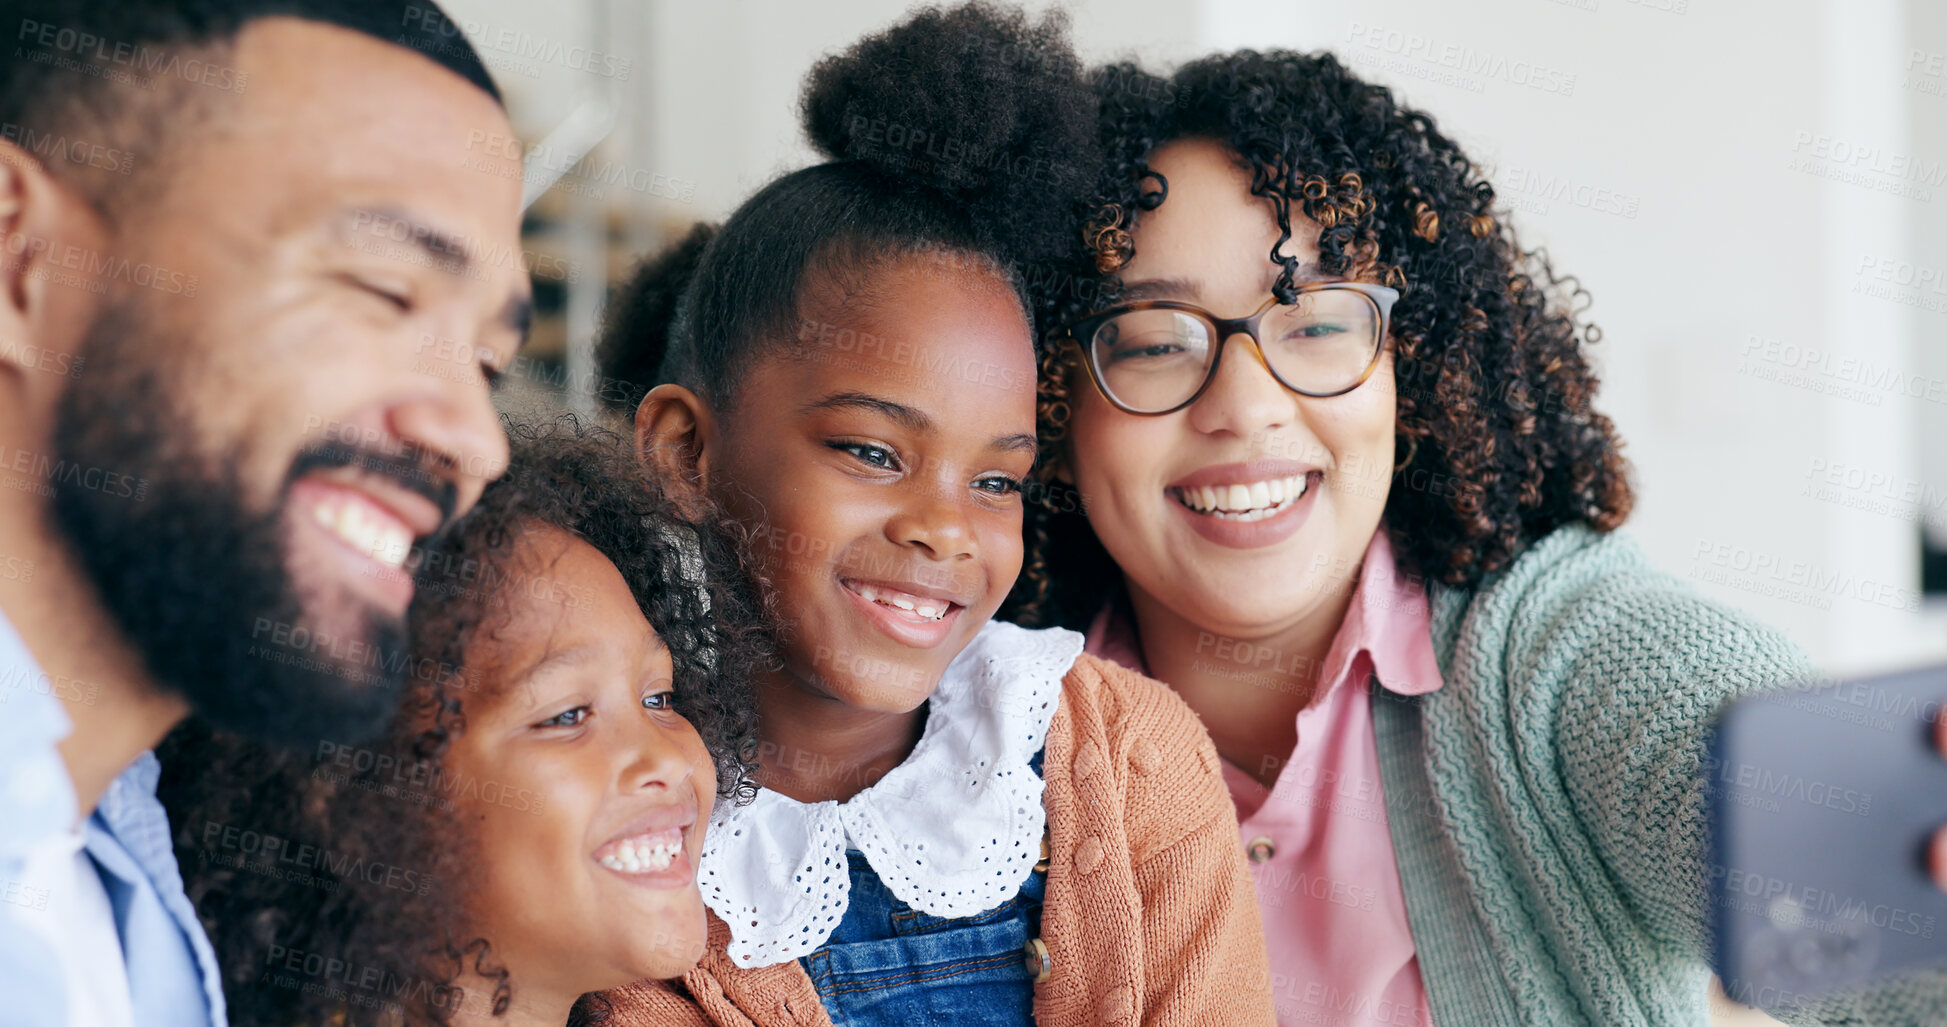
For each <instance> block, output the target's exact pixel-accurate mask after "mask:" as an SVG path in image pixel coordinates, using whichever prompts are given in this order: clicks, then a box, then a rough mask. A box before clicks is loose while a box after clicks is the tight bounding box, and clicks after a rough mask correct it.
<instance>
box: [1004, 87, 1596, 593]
mask: <svg viewBox="0 0 1947 1027" xmlns="http://www.w3.org/2000/svg"><path fill="white" fill-rule="evenodd" d="M1094 81H1095V86H1096V95H1097V97H1098V98H1099V100H1100V102H1101V108H1100V110H1101V119H1100V122H1099V124H1100V129H1101V144H1102V148H1103V158H1104V159H1103V160H1102V162H1101V163H1100V164H1099V165H1098V167H1099V169H1100V175H1101V177H1100V181H1099V184H1098V195H1097V196H1096V198H1095V199H1094V200H1092V201H1090V202H1088V203H1087V204H1085V205H1084V206H1083V207H1081V208H1079V209H1078V211H1077V212H1076V216H1075V224H1077V225H1078V226H1079V229H1078V230H1077V231H1076V233H1075V245H1074V248H1073V249H1072V250H1071V252H1070V254H1069V256H1068V257H1067V258H1066V260H1065V262H1062V263H1058V264H1056V265H1054V266H1052V267H1051V268H1046V269H1042V270H1041V271H1040V272H1039V273H1037V274H1035V275H1032V276H1031V280H1032V281H1033V282H1034V283H1035V284H1036V289H1035V293H1036V296H1035V300H1036V314H1037V318H1038V320H1039V321H1040V323H1041V324H1042V325H1044V326H1049V325H1061V324H1065V323H1067V322H1069V321H1072V320H1074V319H1075V318H1077V317H1080V316H1083V315H1085V314H1087V313H1091V312H1093V311H1094V310H1097V309H1101V308H1102V307H1105V306H1108V305H1111V304H1112V303H1113V302H1114V301H1115V297H1116V294H1117V292H1118V291H1119V289H1120V281H1119V279H1118V278H1117V276H1116V273H1117V272H1118V271H1119V270H1120V269H1121V268H1123V267H1124V266H1126V265H1127V263H1128V262H1129V260H1130V259H1131V257H1132V256H1133V255H1134V253H1135V243H1134V239H1133V237H1132V235H1131V230H1132V229H1133V228H1134V226H1135V225H1136V224H1138V223H1139V221H1140V219H1141V217H1142V212H1143V211H1145V210H1151V209H1154V208H1155V207H1156V206H1158V205H1159V204H1160V203H1163V202H1167V199H1166V196H1167V190H1168V184H1167V182H1165V181H1163V180H1162V178H1161V176H1159V175H1157V174H1155V173H1154V172H1153V171H1152V170H1151V169H1150V167H1149V166H1148V164H1147V160H1148V157H1149V155H1150V154H1151V153H1153V152H1155V150H1156V149H1157V148H1158V147H1160V146H1162V145H1163V144H1165V143H1168V142H1171V141H1173V140H1178V139H1189V138H1207V139H1213V140H1216V141H1218V142H1221V143H1223V144H1224V145H1226V146H1227V147H1229V149H1230V150H1231V151H1232V152H1233V153H1234V154H1236V155H1237V157H1238V158H1239V159H1240V160H1241V162H1242V164H1243V166H1244V167H1246V168H1247V169H1248V170H1249V171H1250V175H1251V192H1252V193H1253V194H1254V195H1257V196H1262V197H1265V198H1266V199H1268V200H1270V201H1271V203H1272V205H1273V208H1274V209H1275V212H1276V216H1277V221H1278V227H1279V229H1280V231H1281V239H1280V247H1279V249H1278V250H1277V251H1275V252H1274V253H1273V254H1270V255H1268V258H1269V259H1271V260H1272V262H1273V263H1276V264H1281V265H1283V271H1282V273H1281V274H1280V276H1279V279H1278V284H1277V285H1276V286H1274V293H1276V294H1279V295H1281V296H1282V295H1283V294H1284V290H1286V289H1289V288H1290V286H1291V276H1292V274H1293V272H1294V271H1295V264H1296V258H1294V257H1291V256H1289V255H1288V254H1285V253H1284V252H1283V250H1284V247H1283V245H1282V244H1283V242H1284V241H1285V240H1288V239H1289V238H1290V237H1291V235H1292V221H1293V220H1294V219H1295V218H1297V217H1299V216H1301V215H1302V216H1303V217H1305V218H1309V219H1310V220H1312V221H1313V222H1316V223H1317V224H1318V226H1319V229H1320V234H1319V240H1318V248H1319V254H1320V260H1321V263H1322V268H1321V270H1323V271H1324V272H1325V273H1327V274H1332V275H1343V276H1346V277H1349V278H1356V279H1360V280H1367V281H1374V282H1379V283H1382V284H1385V285H1390V286H1392V287H1394V288H1397V289H1398V290H1399V291H1400V299H1399V302H1398V304H1397V305H1396V306H1394V308H1393V315H1392V326H1391V338H1392V344H1393V347H1394V371H1393V374H1394V378H1395V380H1396V382H1397V388H1398V420H1397V425H1396V429H1397V450H1396V453H1395V459H1394V466H1395V471H1394V475H1393V480H1392V489H1391V494H1390V495H1389V497H1388V499H1387V502H1386V523H1387V525H1388V526H1389V528H1390V531H1391V534H1392V540H1393V543H1394V552H1395V553H1396V554H1398V559H1399V561H1400V563H1401V565H1402V567H1403V568H1404V569H1405V570H1407V571H1408V572H1410V573H1412V574H1415V575H1418V576H1420V577H1422V578H1424V579H1425V580H1427V581H1439V582H1444V583H1446V584H1448V585H1454V586H1469V585H1473V584H1476V583H1478V582H1479V581H1480V580H1481V578H1482V577H1483V576H1485V575H1487V574H1490V573H1492V572H1494V571H1497V570H1499V569H1501V568H1504V567H1506V566H1507V565H1508V564H1509V563H1510V562H1512V561H1513V560H1514V558H1515V557H1516V556H1517V555H1519V554H1520V553H1521V552H1522V550H1523V549H1525V548H1526V547H1527V546H1528V545H1529V544H1530V543H1532V542H1533V541H1534V540H1536V539H1538V538H1540V537H1541V536H1543V535H1545V534H1547V533H1548V532H1550V531H1552V530H1554V529H1555V528H1557V527H1560V526H1563V525H1566V524H1571V523H1578V522H1579V523H1585V524H1588V525H1590V526H1592V527H1594V528H1596V529H1597V530H1600V531H1608V530H1611V529H1613V528H1615V527H1617V526H1618V525H1620V524H1621V523H1622V522H1623V520H1624V519H1625V518H1626V517H1627V516H1628V515H1629V511H1630V506H1631V503H1632V495H1631V492H1630V485H1629V481H1628V476H1627V467H1626V464H1625V462H1624V460H1623V457H1622V454H1621V446H1622V442H1621V440H1620V439H1619V438H1618V437H1617V435H1616V431H1615V428H1614V426H1613V425H1612V424H1611V423H1610V421H1609V419H1608V418H1607V417H1604V416H1603V415H1602V414H1600V413H1597V412H1596V411H1595V409H1594V408H1593V406H1592V405H1591V400H1592V397H1593V396H1594V394H1595V391H1596V378H1595V375H1594V373H1593V372H1592V371H1591V369H1590V367H1589V364H1588V361H1587V359H1586V358H1585V355H1584V351H1583V347H1584V346H1585V345H1586V344H1588V343H1593V342H1596V341H1598V340H1599V339H1600V338H1601V334H1600V332H1599V331H1598V330H1597V329H1596V328H1595V327H1594V326H1593V325H1584V324H1582V323H1580V322H1579V321H1578V314H1579V313H1580V311H1581V310H1582V309H1584V308H1586V305H1587V304H1586V301H1587V298H1588V297H1587V294H1586V293H1585V292H1583V291H1582V290H1581V288H1580V286H1579V284H1578V283H1577V282H1576V281H1575V280H1574V279H1573V278H1566V277H1560V276H1557V275H1556V274H1555V273H1554V271H1553V270H1552V269H1551V268H1550V266H1549V263H1548V260H1547V258H1546V256H1545V255H1544V254H1542V253H1540V252H1530V251H1527V250H1524V249H1523V248H1522V247H1521V245H1520V243H1519V242H1518V241H1517V239H1516V235H1515V232H1514V230H1513V228H1512V227H1511V226H1510V225H1509V224H1508V223H1507V221H1506V220H1505V219H1504V218H1503V217H1501V216H1500V215H1499V214H1497V213H1496V210H1495V196H1494V189H1493V187H1492V186H1491V185H1489V184H1488V182H1487V181H1486V179H1485V178H1484V177H1483V176H1482V174H1481V172H1480V170H1479V169H1478V168H1476V167H1475V166H1474V164H1473V162H1471V161H1470V160H1468V158H1467V156H1466V155H1465V154H1464V153H1462V152H1461V151H1460V148H1459V147H1458V146H1456V145H1455V144H1454V143H1453V142H1452V141H1451V140H1449V139H1448V138H1447V137H1446V136H1444V135H1442V134H1441V133H1440V131H1439V130H1438V129H1437V128H1436V127H1435V125H1434V121H1433V118H1432V117H1431V116H1429V115H1427V114H1425V113H1423V112H1421V111H1417V110H1414V109H1412V108H1410V107H1406V106H1404V105H1402V104H1400V103H1398V102H1397V101H1395V100H1394V99H1393V95H1392V92H1391V91H1390V90H1388V89H1386V88H1384V87H1382V86H1377V85H1373V84H1371V83H1368V82H1364V81H1361V80H1360V79H1359V78H1358V77H1357V76H1355V75H1353V74H1352V73H1351V72H1350V71H1348V70H1346V68H1345V67H1344V66H1343V65H1341V64H1340V63H1339V62H1338V60H1337V59H1336V58H1334V57H1333V56H1332V55H1330V54H1326V53H1319V54H1300V53H1292V52H1287V51H1274V52H1269V53H1258V52H1253V51H1248V50H1246V51H1240V52H1237V53H1232V54H1221V55H1217V56H1212V57H1207V58H1204V59H1202V60H1198V61H1194V62H1192V63H1190V64H1187V65H1184V66H1183V67H1182V68H1181V69H1179V70H1178V71H1177V72H1176V73H1175V74H1174V75H1172V76H1169V77H1167V78H1165V77H1161V76H1157V75H1152V74H1149V73H1148V72H1145V71H1143V70H1142V69H1141V68H1139V67H1137V66H1135V65H1133V64H1126V63H1125V64H1117V65H1111V66H1108V67H1105V68H1101V69H1098V70H1097V71H1096V72H1095V73H1094ZM1075 359H1076V355H1075V354H1074V352H1073V348H1072V347H1068V348H1065V349H1062V348H1055V347H1046V348H1044V352H1043V354H1042V375H1041V389H1042V394H1041V404H1040V406H1041V425H1040V429H1041V444H1042V460H1043V466H1044V467H1047V466H1051V465H1052V464H1053V463H1054V462H1055V461H1057V460H1059V458H1060V454H1061V453H1062V443H1063V437H1064V432H1065V427H1066V422H1067V417H1068V412H1069V407H1068V393H1067V390H1068V388H1069V385H1070V383H1071V382H1072V381H1076V380H1077V379H1076V378H1075V376H1074V375H1073V371H1074V368H1075V366H1076V365H1075V363H1074V361H1075ZM1084 381H1085V380H1084ZM1078 387H1087V386H1086V385H1085V384H1084V385H1081V386H1078ZM1034 498H1035V499H1036V500H1038V501H1036V502H1033V503H1031V504H1030V506H1029V515H1028V549H1029V553H1028V559H1027V563H1026V566H1025V570H1024V573H1023V575H1022V578H1021V581H1020V583H1019V584H1018V585H1017V586H1016V588H1015V591H1014V594H1013V595H1012V596H1010V600H1009V604H1008V609H1007V610H1006V611H1004V612H1006V613H1007V614H1009V615H1011V616H1013V617H1015V618H1017V619H1020V620H1022V621H1024V622H1026V623H1032V624H1051V623H1052V624H1066V625H1070V626H1079V625H1086V624H1087V622H1088V620H1089V618H1091V617H1093V616H1094V614H1095V613H1096V611H1097V610H1099V609H1100V608H1101V605H1102V602H1103V600H1104V597H1105V594H1106V593H1107V592H1108V591H1109V589H1110V588H1111V587H1112V583H1114V582H1117V581H1119V580H1120V579H1121V575H1120V573H1119V572H1118V571H1117V570H1116V569H1115V565H1114V563H1113V561H1112V560H1110V558H1109V556H1108V554H1107V552H1105V551H1104V550H1103V548H1102V545H1101V543H1100V542H1099V541H1098V540H1097V539H1096V538H1095V535H1094V533H1093V532H1092V531H1090V529H1089V526H1088V523H1087V521H1086V519H1085V518H1084V517H1083V516H1082V514H1081V506H1080V503H1079V501H1078V497H1077V496H1076V495H1075V494H1074V493H1073V490H1072V489H1068V488H1065V487H1064V486H1062V485H1060V484H1059V483H1053V482H1048V483H1044V486H1043V487H1040V488H1037V490H1036V495H1035V496H1034Z"/></svg>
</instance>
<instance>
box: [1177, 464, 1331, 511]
mask: <svg viewBox="0 0 1947 1027" xmlns="http://www.w3.org/2000/svg"><path fill="white" fill-rule="evenodd" d="M1310 488H1311V475H1309V474H1294V475H1292V476H1290V477H1287V478H1270V479H1267V480H1265V481H1254V482H1251V483H1250V484H1248V485H1214V486H1213V485H1205V486H1202V487H1200V488H1174V489H1171V490H1170V494H1171V495H1173V496H1175V497H1176V501H1177V502H1179V503H1182V504H1183V505H1184V506H1187V507H1189V508H1190V509H1192V510H1195V511H1196V512H1198V513H1200V514H1209V515H1210V516H1213V517H1222V518H1224V519H1225V520H1230V521H1259V520H1263V519H1264V518H1266V517H1270V516H1272V515H1273V514H1276V513H1279V512H1280V511H1282V510H1284V508H1285V507H1288V506H1290V505H1291V504H1293V503H1296V502H1297V501H1299V500H1300V499H1303V498H1305V493H1306V492H1307V491H1309V490H1310Z"/></svg>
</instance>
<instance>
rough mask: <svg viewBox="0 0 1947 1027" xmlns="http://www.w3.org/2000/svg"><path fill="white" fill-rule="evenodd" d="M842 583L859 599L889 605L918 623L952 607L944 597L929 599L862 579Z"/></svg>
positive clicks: (940, 615) (938, 615) (932, 619)
mask: <svg viewBox="0 0 1947 1027" xmlns="http://www.w3.org/2000/svg"><path fill="white" fill-rule="evenodd" d="M843 584H844V585H845V587H846V588H848V589H850V590H851V591H852V593H853V594H854V595H857V596H858V597H860V598H861V599H864V600H866V601H867V602H873V603H878V604H879V605H881V606H890V607H892V608H893V609H895V610H898V611H899V612H900V613H902V614H905V615H906V616H907V617H909V618H910V619H912V620H915V621H918V622H920V623H926V622H929V621H936V620H939V619H940V618H941V617H944V616H946V615H947V612H948V611H949V610H952V609H953V604H952V603H950V602H948V601H946V600H944V599H929V598H927V597H926V596H920V595H914V594H913V593H911V592H901V591H899V590H898V589H896V588H886V587H885V586H883V585H868V584H866V583H865V582H862V581H846V582H843Z"/></svg>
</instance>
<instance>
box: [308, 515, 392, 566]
mask: <svg viewBox="0 0 1947 1027" xmlns="http://www.w3.org/2000/svg"><path fill="white" fill-rule="evenodd" d="M311 519H312V520H315V521H317V522H318V524H319V525H321V526H322V527H323V528H324V529H325V530H326V531H329V532H331V533H332V534H333V535H336V536H338V538H339V539H340V540H341V541H343V542H344V543H345V544H346V545H348V546H350V547H352V548H353V549H356V550H358V551H359V552H361V553H364V554H365V555H366V556H369V557H371V558H372V559H374V560H377V561H378V562H380V563H382V564H385V565H386V566H388V567H403V566H405V563H406V557H407V556H410V555H411V554H412V532H411V530H409V529H408V528H407V527H406V526H405V525H403V524H400V523H399V522H398V521H396V520H393V519H392V518H390V517H383V516H379V515H377V514H374V513H373V512H372V511H371V510H370V509H368V508H367V507H366V506H365V504H364V503H361V502H358V501H356V500H351V499H327V500H325V501H324V502H321V503H318V504H317V505H316V506H313V507H312V508H311Z"/></svg>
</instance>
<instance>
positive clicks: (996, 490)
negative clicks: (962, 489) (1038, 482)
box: [974, 474, 1021, 496]
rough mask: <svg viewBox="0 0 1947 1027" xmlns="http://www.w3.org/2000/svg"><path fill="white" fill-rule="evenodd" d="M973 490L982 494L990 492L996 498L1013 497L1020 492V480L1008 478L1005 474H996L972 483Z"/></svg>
mask: <svg viewBox="0 0 1947 1027" xmlns="http://www.w3.org/2000/svg"><path fill="white" fill-rule="evenodd" d="M974 488H977V489H979V490H981V491H982V492H991V493H993V494H994V495H996V496H1007V495H1013V494H1014V493H1016V492H1019V491H1021V479H1019V478H1010V477H1008V476H1007V475H1005V474H996V475H991V476H989V477H986V478H982V479H980V480H979V481H976V482H974Z"/></svg>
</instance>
